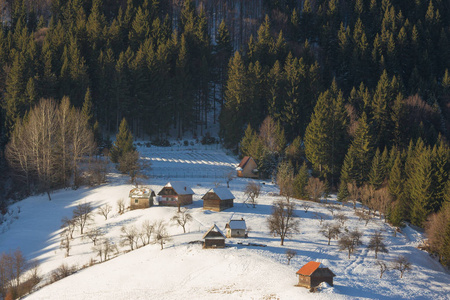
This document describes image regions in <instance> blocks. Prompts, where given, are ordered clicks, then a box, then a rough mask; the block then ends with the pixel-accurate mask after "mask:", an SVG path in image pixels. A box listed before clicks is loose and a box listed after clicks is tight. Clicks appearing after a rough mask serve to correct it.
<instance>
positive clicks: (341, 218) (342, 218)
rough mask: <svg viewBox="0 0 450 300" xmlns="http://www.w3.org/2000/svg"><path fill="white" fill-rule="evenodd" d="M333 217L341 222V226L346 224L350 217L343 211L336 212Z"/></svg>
mask: <svg viewBox="0 0 450 300" xmlns="http://www.w3.org/2000/svg"><path fill="white" fill-rule="evenodd" d="M333 219H335V220H336V221H338V222H339V223H341V226H344V225H345V222H347V220H348V218H347V216H346V215H344V214H343V213H338V214H336V215H335V216H334V217H333Z"/></svg>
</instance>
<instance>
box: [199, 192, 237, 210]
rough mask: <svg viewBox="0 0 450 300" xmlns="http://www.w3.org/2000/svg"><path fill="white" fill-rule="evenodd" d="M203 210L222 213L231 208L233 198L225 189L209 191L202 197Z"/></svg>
mask: <svg viewBox="0 0 450 300" xmlns="http://www.w3.org/2000/svg"><path fill="white" fill-rule="evenodd" d="M202 199H203V209H209V210H212V211H222V210H224V209H227V208H230V207H233V200H234V196H233V194H232V193H231V192H230V190H229V189H227V188H226V187H215V188H212V189H210V190H209V191H208V192H207V193H206V194H205V195H204V196H203V197H202Z"/></svg>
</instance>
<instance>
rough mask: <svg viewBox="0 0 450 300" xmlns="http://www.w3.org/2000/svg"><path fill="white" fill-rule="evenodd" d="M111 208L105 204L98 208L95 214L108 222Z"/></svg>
mask: <svg viewBox="0 0 450 300" xmlns="http://www.w3.org/2000/svg"><path fill="white" fill-rule="evenodd" d="M111 210H112V206H111V205H109V204H105V205H102V206H100V207H99V209H98V211H97V214H98V215H100V216H104V217H105V220H108V214H109V213H110V212H111Z"/></svg>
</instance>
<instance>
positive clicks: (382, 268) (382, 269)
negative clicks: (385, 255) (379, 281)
mask: <svg viewBox="0 0 450 300" xmlns="http://www.w3.org/2000/svg"><path fill="white" fill-rule="evenodd" d="M376 264H377V266H379V267H380V278H382V277H383V274H384V272H386V271H387V265H386V263H385V262H384V261H381V260H377V262H376Z"/></svg>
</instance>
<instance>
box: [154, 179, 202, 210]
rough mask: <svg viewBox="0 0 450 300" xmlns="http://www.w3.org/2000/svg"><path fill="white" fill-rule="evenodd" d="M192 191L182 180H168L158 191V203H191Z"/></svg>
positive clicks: (169, 204)
mask: <svg viewBox="0 0 450 300" xmlns="http://www.w3.org/2000/svg"><path fill="white" fill-rule="evenodd" d="M193 194H194V191H192V189H191V188H190V187H188V186H187V185H186V183H184V182H182V181H171V182H168V183H167V184H166V185H165V186H164V187H163V188H162V190H161V191H159V193H158V196H160V197H158V202H159V205H163V206H178V205H180V206H183V205H188V204H192V195H193Z"/></svg>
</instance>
